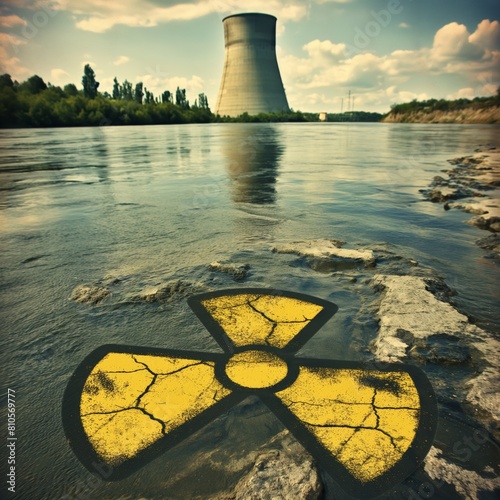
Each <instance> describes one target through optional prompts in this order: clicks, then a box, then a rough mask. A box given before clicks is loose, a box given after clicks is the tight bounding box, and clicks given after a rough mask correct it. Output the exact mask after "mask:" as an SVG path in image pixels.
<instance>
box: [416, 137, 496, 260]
mask: <svg viewBox="0 0 500 500" xmlns="http://www.w3.org/2000/svg"><path fill="white" fill-rule="evenodd" d="M449 163H450V164H451V165H453V168H452V169H450V170H444V171H443V172H444V173H445V174H446V175H447V178H444V177H441V176H436V177H434V179H433V180H432V182H431V184H430V186H429V188H428V189H422V190H421V192H422V193H423V194H424V196H425V197H426V198H427V199H428V200H429V201H431V202H433V203H442V204H443V208H444V209H445V210H450V209H452V208H456V209H459V210H462V211H464V212H467V213H469V214H472V215H474V217H472V218H471V219H469V220H468V221H467V223H468V224H471V225H473V226H476V227H478V228H480V229H485V230H487V231H489V232H490V233H491V234H490V235H489V236H488V237H485V238H481V239H480V240H478V245H479V246H481V247H482V248H485V249H486V250H489V251H490V252H491V256H492V257H494V258H496V259H499V258H500V236H499V233H500V150H498V149H496V148H495V146H482V147H480V148H478V149H477V150H476V151H475V153H474V154H473V155H470V156H464V157H460V158H454V159H452V160H449Z"/></svg>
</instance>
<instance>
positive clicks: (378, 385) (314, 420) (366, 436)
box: [276, 366, 420, 483]
mask: <svg viewBox="0 0 500 500" xmlns="http://www.w3.org/2000/svg"><path fill="white" fill-rule="evenodd" d="M312 387H314V390H311V388H312ZM276 395H277V396H278V397H279V398H280V399H281V401H282V402H283V403H284V404H285V405H286V406H287V407H288V409H289V410H290V411H291V412H292V413H293V414H294V415H295V416H296V417H297V418H298V419H299V420H300V421H301V422H302V423H303V424H304V425H305V426H306V428H307V429H308V430H309V431H310V432H311V433H312V434H313V435H314V436H315V437H316V438H317V440H318V441H319V442H320V443H321V444H322V445H323V446H324V447H325V448H326V449H327V450H328V451H329V452H330V453H332V454H333V455H334V456H335V458H336V459H337V460H338V461H339V462H340V463H341V464H342V465H343V466H344V467H345V468H346V469H347V470H348V471H349V472H350V473H351V474H352V475H353V476H354V477H355V478H356V479H358V480H359V481H361V482H363V483H365V482H367V481H371V480H373V479H376V478H377V477H379V476H380V475H382V474H383V473H384V472H386V471H388V470H389V469H390V468H391V467H393V466H394V465H395V464H396V463H397V462H398V461H399V460H400V459H401V457H402V456H403V454H404V452H405V451H406V450H407V449H408V448H409V446H410V445H411V443H412V441H413V439H414V437H415V433H416V430H417V427H418V422H419V409H420V398H419V395H418V392H417V390H416V388H415V385H414V383H413V380H412V378H411V377H410V376H409V375H408V374H407V373H404V372H378V371H363V370H349V369H333V368H312V367H304V366H302V367H301V368H300V371H299V376H298V377H297V380H296V381H295V382H294V383H293V384H291V385H290V386H289V387H288V388H286V389H284V390H282V391H279V392H277V393H276Z"/></svg>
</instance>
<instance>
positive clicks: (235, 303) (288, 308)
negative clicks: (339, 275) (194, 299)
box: [202, 294, 323, 348]
mask: <svg viewBox="0 0 500 500" xmlns="http://www.w3.org/2000/svg"><path fill="white" fill-rule="evenodd" d="M202 304H203V306H204V307H205V309H206V310H207V311H208V312H209V313H210V314H211V315H212V317H213V318H214V319H215V320H216V321H217V322H218V323H219V325H220V326H221V327H222V329H223V330H224V331H225V332H226V334H227V336H228V337H229V338H230V339H231V340H232V341H233V343H234V344H235V345H236V346H238V347H242V346H245V345H249V344H257V345H259V344H260V345H270V346H273V347H279V348H283V347H285V346H286V345H287V344H288V343H289V342H290V341H291V340H293V338H294V337H295V336H296V335H297V334H298V333H299V332H300V331H301V330H302V329H303V328H305V326H306V325H307V324H308V323H309V322H310V321H311V320H312V319H313V318H314V317H315V316H317V315H318V314H319V313H320V312H321V310H322V309H323V307H322V306H319V305H317V304H312V303H310V302H305V301H302V300H299V299H294V298H290V297H280V296H275V295H265V296H263V295H256V294H238V295H229V296H222V297H216V298H213V299H207V300H204V301H202Z"/></svg>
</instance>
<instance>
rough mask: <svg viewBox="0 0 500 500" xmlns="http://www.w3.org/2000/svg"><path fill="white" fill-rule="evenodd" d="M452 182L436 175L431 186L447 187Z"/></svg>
mask: <svg viewBox="0 0 500 500" xmlns="http://www.w3.org/2000/svg"><path fill="white" fill-rule="evenodd" d="M449 182H450V181H447V180H446V179H443V178H442V177H441V176H440V175H436V176H435V177H434V178H433V179H432V182H431V186H447V185H448V183H449Z"/></svg>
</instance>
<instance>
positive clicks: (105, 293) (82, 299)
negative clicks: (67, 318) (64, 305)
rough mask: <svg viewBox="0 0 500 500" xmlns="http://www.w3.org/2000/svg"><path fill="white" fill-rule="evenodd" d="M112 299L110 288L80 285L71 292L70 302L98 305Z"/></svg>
mask: <svg viewBox="0 0 500 500" xmlns="http://www.w3.org/2000/svg"><path fill="white" fill-rule="evenodd" d="M109 297H111V292H110V290H108V288H106V287H104V286H98V285H78V286H77V287H75V289H74V290H73V291H72V292H71V296H70V297H69V299H70V300H74V301H75V302H78V303H79V304H88V305H93V306H95V305H97V304H100V303H102V302H104V301H105V300H106V299H108V298H109Z"/></svg>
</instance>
